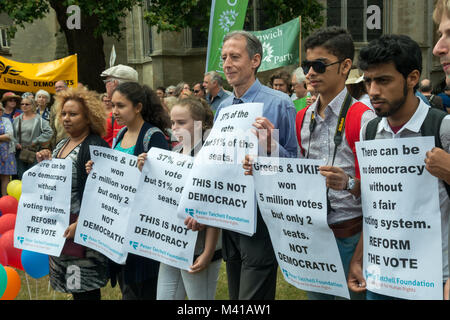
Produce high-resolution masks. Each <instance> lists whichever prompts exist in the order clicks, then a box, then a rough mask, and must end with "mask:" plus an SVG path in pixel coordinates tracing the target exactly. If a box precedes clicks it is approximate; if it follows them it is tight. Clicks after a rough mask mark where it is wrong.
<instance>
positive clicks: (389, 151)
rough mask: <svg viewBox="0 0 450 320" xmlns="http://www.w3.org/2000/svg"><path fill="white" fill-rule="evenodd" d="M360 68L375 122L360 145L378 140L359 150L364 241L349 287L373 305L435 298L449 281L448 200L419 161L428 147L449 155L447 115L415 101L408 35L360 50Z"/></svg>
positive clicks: (413, 46)
mask: <svg viewBox="0 0 450 320" xmlns="http://www.w3.org/2000/svg"><path fill="white" fill-rule="evenodd" d="M359 67H360V69H362V70H363V71H364V81H365V83H366V88H367V91H368V94H369V96H370V100H371V103H372V105H373V107H374V109H375V112H376V114H377V115H378V118H376V119H374V120H372V121H371V122H369V123H368V124H367V125H365V126H364V127H363V128H362V129H361V141H363V140H374V139H375V140H374V141H370V142H369V141H367V142H361V143H360V144H358V146H357V148H358V160H359V162H360V165H361V179H362V184H361V192H362V197H363V210H364V240H363V237H361V240H360V243H359V244H358V247H357V250H356V252H355V255H354V257H353V259H352V262H351V266H350V274H349V279H348V285H349V288H350V289H351V290H353V291H356V292H357V291H364V290H366V287H367V299H371V300H382V299H393V298H395V297H396V298H406V299H439V298H440V297H442V291H441V289H442V283H441V281H442V276H443V280H444V282H445V280H447V279H448V257H447V250H448V238H447V237H448V218H449V212H450V201H449V196H448V193H447V191H446V188H445V186H444V183H443V181H442V180H439V183H438V187H437V185H436V180H435V178H433V177H432V176H431V175H430V174H429V173H428V172H427V171H426V170H424V169H425V165H424V163H423V159H424V158H425V153H426V151H428V150H431V149H432V147H433V143H435V144H436V146H440V148H441V149H443V150H445V151H446V152H447V153H448V151H449V149H450V116H449V115H447V114H445V113H444V112H441V111H439V110H436V109H434V108H429V107H428V106H427V105H426V104H425V103H424V102H423V101H421V100H420V99H418V98H417V97H416V96H415V91H416V90H417V87H418V83H419V79H420V74H421V71H422V54H421V49H420V47H419V45H418V44H417V43H416V42H415V41H413V40H412V39H411V38H409V37H408V36H402V35H386V36H383V37H381V38H379V39H376V40H373V41H372V42H371V43H369V45H368V46H367V47H365V48H363V49H362V50H361V52H360V56H359ZM422 136H423V137H422ZM429 136H432V137H429ZM398 138H401V141H399V140H398ZM377 139H386V140H384V141H382V142H381V141H380V142H377V141H376V140H377ZM384 161H387V162H386V163H385V162H384ZM373 179H377V180H376V181H373ZM433 179H434V180H433ZM377 181H378V182H377ZM377 196H378V198H377V199H380V198H381V199H380V200H377V199H375V198H376V197H377ZM390 197H393V198H391V199H390ZM363 243H364V245H363ZM441 243H442V250H441V248H440V244H441ZM441 255H442V257H441ZM441 258H442V260H441ZM363 261H364V268H362V267H361V265H362V263H363ZM441 261H442V262H441ZM441 270H442V273H443V275H442V276H441ZM363 273H364V275H365V279H364V277H363Z"/></svg>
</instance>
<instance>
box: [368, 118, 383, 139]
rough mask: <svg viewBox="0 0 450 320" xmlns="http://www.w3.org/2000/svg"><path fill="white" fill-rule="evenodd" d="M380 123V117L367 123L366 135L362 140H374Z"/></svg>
mask: <svg viewBox="0 0 450 320" xmlns="http://www.w3.org/2000/svg"><path fill="white" fill-rule="evenodd" d="M380 121H381V117H376V118H375V119H372V120H370V121H369V123H367V126H366V135H365V137H364V138H365V139H364V140H374V139H375V136H376V135H377V129H378V124H379V123H380Z"/></svg>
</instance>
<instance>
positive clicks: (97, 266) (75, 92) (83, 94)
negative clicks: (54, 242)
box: [36, 88, 109, 300]
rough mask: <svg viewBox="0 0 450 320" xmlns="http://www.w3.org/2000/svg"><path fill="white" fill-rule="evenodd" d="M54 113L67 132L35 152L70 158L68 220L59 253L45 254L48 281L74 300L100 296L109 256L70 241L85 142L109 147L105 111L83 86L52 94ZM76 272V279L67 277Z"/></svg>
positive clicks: (45, 156) (45, 157)
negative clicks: (51, 255)
mask: <svg viewBox="0 0 450 320" xmlns="http://www.w3.org/2000/svg"><path fill="white" fill-rule="evenodd" d="M56 115H57V116H58V117H59V121H60V122H61V123H62V125H63V127H64V130H65V131H66V133H67V138H65V139H63V140H61V141H60V142H59V143H58V144H57V146H56V148H55V149H54V150H53V152H52V151H50V150H49V149H45V150H42V151H40V152H38V153H37V155H36V158H37V160H38V161H39V162H40V161H42V160H50V159H52V158H56V159H66V158H69V159H70V160H72V164H73V167H72V191H71V204H70V224H69V227H68V228H67V230H66V231H65V233H64V237H66V242H65V245H64V248H63V250H62V253H61V255H60V256H59V257H49V264H50V283H51V285H52V287H53V288H54V289H55V290H56V291H61V292H66V293H72V295H73V298H74V300H100V299H101V294H100V288H102V287H104V286H105V285H106V284H107V283H108V280H109V265H108V263H109V259H108V258H106V257H105V256H104V255H102V254H101V253H99V252H97V251H94V250H91V249H90V248H87V247H84V246H81V245H79V244H76V243H75V242H74V241H73V238H74V236H75V229H76V227H77V220H78V214H79V212H80V207H81V201H82V197H83V191H84V187H85V184H86V180H87V174H86V170H85V164H86V162H88V161H89V160H90V151H89V146H102V147H109V146H108V144H107V143H106V142H105V140H103V139H102V138H101V136H103V135H104V133H105V120H106V115H105V111H104V108H103V105H102V103H101V101H100V100H99V99H98V95H97V93H95V92H93V91H88V90H85V89H79V88H78V89H67V90H65V91H61V92H59V93H58V94H57V95H56ZM74 273H77V275H79V277H76V278H77V280H78V281H74V282H73V283H72V282H70V281H68V277H69V276H70V275H73V274H74Z"/></svg>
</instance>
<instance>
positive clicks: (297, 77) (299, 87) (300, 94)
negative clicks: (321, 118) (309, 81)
mask: <svg viewBox="0 0 450 320" xmlns="http://www.w3.org/2000/svg"><path fill="white" fill-rule="evenodd" d="M292 90H293V91H294V94H295V99H292V101H293V102H294V105H295V109H296V110H297V112H298V111H300V110H302V109H303V108H305V107H306V94H307V93H308V90H307V89H306V76H305V73H304V72H303V68H302V67H298V68H297V69H295V70H294V72H292ZM294 94H293V96H294Z"/></svg>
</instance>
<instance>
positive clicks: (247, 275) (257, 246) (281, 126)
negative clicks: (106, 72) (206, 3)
mask: <svg viewBox="0 0 450 320" xmlns="http://www.w3.org/2000/svg"><path fill="white" fill-rule="evenodd" d="M262 59H263V50H262V44H261V42H260V41H259V39H258V38H256V37H255V36H254V35H253V34H251V33H249V32H246V31H234V32H231V33H229V34H227V35H226V36H225V38H224V40H223V46H222V60H223V71H224V73H225V76H226V78H227V81H228V83H229V84H230V85H231V86H232V87H233V93H232V94H231V95H230V96H229V97H228V98H226V99H225V100H224V101H223V102H222V103H221V104H220V106H219V108H218V109H217V113H216V117H217V115H218V113H219V112H220V110H223V109H226V108H228V107H229V106H230V105H233V104H241V103H253V102H262V103H264V108H263V115H262V116H261V117H257V118H256V119H255V122H254V123H253V127H254V128H256V135H257V137H258V141H259V145H260V146H261V149H265V150H261V153H263V154H265V155H271V156H274V157H277V156H279V157H284V158H288V157H291V158H293V157H296V156H297V142H296V135H295V108H294V105H293V103H292V101H291V99H290V97H289V96H288V95H287V94H285V93H283V92H281V91H277V90H273V89H271V88H268V87H267V86H264V85H262V84H261V83H260V82H259V80H258V78H257V77H256V74H257V71H258V69H259V67H260V66H261V62H262ZM260 130H262V131H264V132H266V134H265V135H264V134H261V135H260V134H259V132H260ZM275 132H278V139H277V140H278V141H275V138H274V136H273V135H274V134H275ZM247 157H248V156H247ZM247 157H246V159H247ZM243 174H247V173H245V172H244V173H243ZM222 252H223V255H224V260H225V261H226V267H227V277H228V291H229V296H230V299H231V300H237V299H239V300H253V299H254V300H273V299H275V291H276V279H277V269H278V263H277V260H276V256H275V252H274V250H273V247H272V243H271V241H270V235H269V231H268V229H267V226H266V224H265V223H264V220H263V219H262V215H261V212H260V209H259V207H258V208H257V222H256V232H255V233H254V234H253V235H252V236H246V235H243V234H240V233H238V232H234V231H232V230H222Z"/></svg>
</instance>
